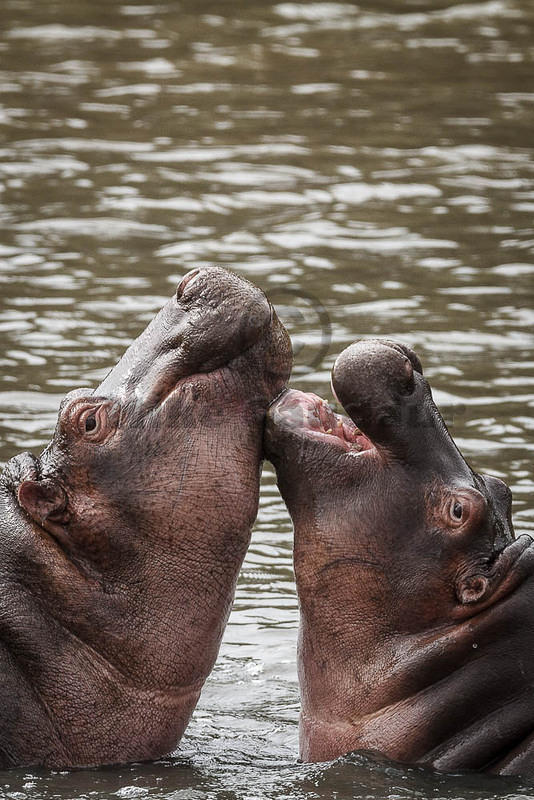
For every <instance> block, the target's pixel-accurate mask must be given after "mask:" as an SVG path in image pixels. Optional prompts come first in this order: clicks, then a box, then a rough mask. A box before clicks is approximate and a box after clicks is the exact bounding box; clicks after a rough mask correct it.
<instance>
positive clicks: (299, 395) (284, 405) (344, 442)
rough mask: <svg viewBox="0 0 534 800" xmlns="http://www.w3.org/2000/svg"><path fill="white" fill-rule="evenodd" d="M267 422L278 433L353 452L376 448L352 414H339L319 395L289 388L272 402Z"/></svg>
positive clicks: (272, 430)
mask: <svg viewBox="0 0 534 800" xmlns="http://www.w3.org/2000/svg"><path fill="white" fill-rule="evenodd" d="M268 425H269V429H270V431H271V432H274V431H275V430H276V431H278V433H277V434H276V435H277V436H280V435H284V436H293V437H295V438H303V439H309V440H311V442H314V443H322V444H323V445H324V446H325V447H335V448H337V449H339V450H342V451H344V452H345V453H351V454H353V455H354V454H357V453H361V452H364V451H366V450H371V448H372V447H373V445H372V443H371V441H370V439H369V438H368V437H367V436H365V435H364V434H363V433H362V432H361V431H360V430H359V429H358V428H357V426H356V425H355V424H354V422H353V421H352V420H351V419H350V418H349V417H347V416H345V415H343V414H336V413H335V412H334V410H333V409H332V408H331V407H330V405H329V404H328V403H327V402H326V400H323V399H322V398H321V397H318V396H317V395H316V394H312V393H304V392H299V391H297V390H296V389H288V390H287V391H286V392H284V394H283V395H282V396H281V397H280V398H277V400H276V401H275V402H274V403H273V404H272V406H271V408H270V409H269V413H268ZM282 432H283V433H282Z"/></svg>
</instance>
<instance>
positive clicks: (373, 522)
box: [266, 340, 528, 629]
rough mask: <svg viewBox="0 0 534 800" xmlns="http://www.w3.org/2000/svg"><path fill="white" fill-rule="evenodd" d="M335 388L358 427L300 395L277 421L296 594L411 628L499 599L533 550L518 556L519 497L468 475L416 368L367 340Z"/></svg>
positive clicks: (397, 349) (287, 399) (280, 407)
mask: <svg viewBox="0 0 534 800" xmlns="http://www.w3.org/2000/svg"><path fill="white" fill-rule="evenodd" d="M332 386H333V389H334V392H335V395H336V397H337V399H338V400H339V402H340V403H341V404H342V405H343V406H344V408H345V410H346V411H347V413H348V415H349V417H350V419H349V418H347V417H344V416H340V415H337V414H334V413H333V411H332V410H331V409H330V408H329V406H328V405H327V404H326V402H325V401H323V400H321V399H320V398H318V397H316V396H314V395H306V394H303V393H301V392H296V391H288V392H287V393H286V394H284V395H283V396H282V397H281V398H280V399H279V400H278V401H277V402H276V403H275V404H274V405H273V406H272V407H271V409H270V412H269V423H268V427H267V434H266V441H267V452H268V454H269V457H271V458H272V459H273V461H274V464H275V466H276V469H277V474H278V480H279V484H280V487H281V491H282V494H283V496H284V499H285V501H286V503H287V505H288V507H289V510H290V513H291V516H292V518H293V521H294V523H295V534H296V541H295V566H296V570H297V578H300V589H299V590H300V591H302V592H304V593H305V594H306V593H307V592H311V593H312V595H314V594H315V592H316V591H317V588H318V587H319V586H322V587H324V588H325V592H327V594H330V593H332V592H334V593H337V592H346V593H347V597H346V602H347V605H350V606H352V607H355V605H357V599H356V598H357V597H359V596H360V595H362V598H361V607H362V613H363V610H365V616H371V617H372V616H377V617H378V618H380V619H382V622H383V624H384V625H386V626H392V625H394V626H397V628H398V626H401V627H402V628H403V629H408V628H409V627H410V626H411V625H415V626H418V627H420V626H421V625H422V624H423V623H424V622H426V624H433V623H436V622H439V621H446V620H449V619H452V618H455V619H456V618H462V617H467V616H470V615H471V614H474V613H476V612H477V611H479V610H480V609H481V608H482V607H483V606H485V605H486V604H488V603H491V602H494V601H495V600H496V599H497V598H498V597H499V596H500V594H501V593H502V592H503V591H505V590H506V586H507V585H508V583H509V580H510V575H509V571H510V567H511V563H512V561H513V560H514V559H515V557H516V556H518V555H519V554H520V552H521V550H522V548H524V547H525V546H526V545H527V544H528V539H527V540H524V539H523V538H521V539H519V540H518V541H517V543H514V544H513V545H512V547H511V548H510V545H511V543H512V542H513V540H514V534H513V528H512V523H511V493H510V490H509V489H508V487H507V486H506V484H504V483H503V482H502V481H501V480H499V479H498V478H494V477H489V476H486V475H478V474H476V473H475V472H473V470H472V469H471V468H470V467H469V466H468V465H467V464H466V462H465V461H464V459H463V457H462V455H461V453H460V452H459V450H458V448H457V447H456V445H455V444H454V442H453V440H452V439H451V437H450V435H449V433H448V431H447V429H446V427H445V424H444V422H443V419H442V417H441V415H440V413H439V411H438V409H437V408H436V406H435V404H434V402H433V399H432V393H431V390H430V387H429V385H428V383H427V382H426V380H425V379H424V378H423V374H422V368H421V364H420V361H419V359H418V357H417V356H416V355H415V353H414V352H413V351H411V350H410V349H409V348H407V347H405V346H403V345H399V344H395V343H392V342H389V341H373V340H368V341H361V342H358V343H356V344H354V345H352V346H351V347H348V348H347V349H346V350H345V351H344V352H343V353H342V354H341V355H340V356H339V358H338V359H337V361H336V363H335V366H334V369H333V374H332ZM336 573H338V575H337V576H336ZM351 573H352V574H353V579H354V583H353V582H352V580H351V577H350V576H351ZM342 574H343V578H342V579H341V575H342ZM328 587H329V588H328ZM415 596H417V603H414V602H413V601H414V598H415ZM338 602H339V597H337V599H336V603H338ZM375 606H376V607H375ZM374 624H376V622H375V623H374Z"/></svg>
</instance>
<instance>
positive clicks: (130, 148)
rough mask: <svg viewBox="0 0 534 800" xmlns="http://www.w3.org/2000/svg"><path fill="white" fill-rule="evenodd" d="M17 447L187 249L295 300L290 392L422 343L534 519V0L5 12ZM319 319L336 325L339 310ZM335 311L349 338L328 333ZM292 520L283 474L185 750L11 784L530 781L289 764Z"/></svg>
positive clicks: (347, 787)
mask: <svg viewBox="0 0 534 800" xmlns="http://www.w3.org/2000/svg"><path fill="white" fill-rule="evenodd" d="M2 23H3V25H2V29H3V32H2V33H1V34H0V133H1V137H2V138H1V142H0V220H1V228H2V236H1V239H0V284H1V292H2V308H1V315H0V331H1V336H2V344H3V347H2V348H1V350H0V363H1V367H2V375H3V381H2V385H1V386H0V410H1V415H0V459H1V460H2V461H5V460H6V459H7V458H9V457H10V456H11V455H13V454H15V453H16V452H18V451H20V450H22V449H32V450H34V451H35V452H38V451H39V449H40V447H41V446H42V445H43V444H44V443H45V442H46V441H47V439H48V438H49V436H50V433H51V431H52V429H53V426H54V422H55V417H56V411H57V406H58V402H59V399H60V398H61V396H62V395H63V394H64V393H65V392H66V391H68V390H70V389H72V388H73V387H76V386H83V385H88V384H89V385H95V384H96V383H97V382H98V381H99V379H100V378H101V377H102V376H103V375H104V374H105V372H106V370H107V369H108V367H109V366H110V365H111V364H113V363H114V362H115V361H116V359H117V358H118V356H119V355H120V354H121V352H122V351H123V350H124V348H125V347H126V345H127V344H128V342H129V341H130V340H131V339H132V337H134V336H135V335H136V334H137V333H138V332H139V331H140V330H141V329H142V328H143V327H144V325H145V324H146V322H147V321H148V320H149V319H150V318H151V316H152V315H153V313H154V312H155V311H156V310H157V309H158V307H159V306H160V305H161V304H162V303H163V301H164V299H165V298H166V297H167V296H168V295H169V294H170V293H171V291H172V289H173V285H174V284H175V283H176V281H177V279H178V277H179V276H180V275H181V274H183V273H184V271H186V270H187V269H189V268H190V267H191V266H193V265H202V264H209V263H214V262H217V263H220V264H225V265H228V266H230V267H232V268H233V269H235V270H236V271H237V272H239V273H240V274H243V275H245V276H247V277H249V278H251V279H252V280H253V281H254V282H256V283H258V284H259V285H260V286H262V288H264V289H265V290H266V291H267V292H270V293H271V294H272V297H273V301H274V302H275V303H276V304H277V305H278V307H279V308H280V311H281V315H282V316H283V318H284V319H285V321H286V323H287V325H288V327H290V328H291V330H292V333H293V336H294V340H295V343H296V345H297V347H296V350H297V367H296V370H295V376H294V383H295V384H296V385H298V386H300V387H302V388H307V389H314V390H316V391H318V392H320V393H323V394H325V395H326V396H329V391H330V390H329V369H330V367H331V364H332V361H333V358H334V357H335V355H336V354H337V353H338V352H339V351H340V349H341V348H342V347H344V346H345V345H346V344H348V343H349V342H351V341H352V340H353V339H355V338H357V337H359V336H367V335H372V336H383V335H387V336H393V337H398V338H401V339H403V340H405V341H406V342H408V343H410V344H412V345H413V346H415V348H416V349H417V350H418V351H420V353H421V355H422V357H423V361H424V365H425V367H426V371H427V374H428V376H429V377H430V379H431V381H432V382H433V385H434V386H435V395H436V398H437V400H438V402H439V403H441V404H442V406H443V407H444V409H445V413H446V417H447V420H448V422H449V423H450V424H451V426H452V430H453V433H454V434H455V436H456V437H457V439H458V441H459V442H460V444H461V446H462V447H463V449H464V451H465V452H466V454H467V456H468V457H469V458H470V459H471V461H472V462H473V465H474V466H475V467H476V468H477V469H479V470H481V471H486V472H492V473H494V474H497V475H500V476H501V477H504V478H505V479H506V480H507V481H508V482H509V483H510V484H511V485H512V487H513V490H514V496H515V519H516V527H517V529H518V532H525V531H526V532H528V531H532V530H533V529H534V505H533V503H532V497H533V477H534V474H533V467H532V463H533V458H532V450H533V442H534V422H533V420H532V407H533V405H534V358H533V345H534V335H533V327H532V325H533V322H534V312H533V310H532V300H533V294H534V289H533V286H534V280H533V278H534V255H533V254H534V226H533V223H532V218H533V211H534V154H533V149H532V130H533V126H534V84H533V81H532V75H533V74H534V70H533V63H532V62H533V60H534V58H533V57H534V45H533V41H534V38H533V27H534V8H533V7H532V4H531V3H529V2H527V1H526V0H489V1H488V2H465V3H463V2H455V1H454V0H426V2H424V0H410V2H402V1H401V0H384V1H383V2H382V0H380V2H370V0H364V2H362V3H358V4H353V3H348V2H294V3H293V2H288V3H286V2H282V3H276V2H265V0H258V1H257V2H254V3H247V2H244V0H237V2H232V3H220V2H219V3H210V2H200V3H199V2H195V3H194V2H192V0H184V2H181V3H175V2H161V3H159V2H144V3H138V2H126V3H124V4H121V3H120V2H114V3H105V2H101V0H96V1H95V0H92V2H87V1H85V0H69V2H66V0H55V2H54V3H32V2H31V0H3V3H2ZM325 315H326V316H325ZM329 325H330V326H331V327H328V326H329ZM296 625H297V608H296V599H295V592H294V586H293V578H292V561H291V527H290V523H289V520H288V516H287V513H286V511H285V508H284V506H283V503H282V501H281V500H280V497H279V495H278V493H277V490H276V487H275V483H274V478H273V474H272V471H271V470H270V469H269V468H267V469H266V470H265V472H264V477H263V489H262V500H261V510H260V515H259V519H258V522H257V525H256V530H255V533H254V537H253V542H252V547H251V549H250V552H249V554H248V557H247V560H246V562H245V565H244V568H243V572H242V574H241V577H240V581H239V586H238V593H237V598H236V605H235V609H234V612H233V614H232V617H231V620H230V624H229V626H228V630H227V632H226V636H225V640H224V644H223V648H222V651H221V655H220V658H219V661H218V663H217V666H216V669H215V671H214V673H213V675H212V677H211V679H210V681H209V682H208V684H207V685H206V689H205V691H204V693H203V695H202V699H201V703H200V706H199V708H198V710H197V712H196V713H195V717H194V720H193V723H192V725H191V727H190V729H189V732H188V734H187V736H186V738H185V740H184V742H183V746H182V748H181V751H180V760H178V759H176V760H172V759H170V760H168V761H165V762H162V763H161V764H158V765H145V766H131V767H130V766H129V767H123V768H120V769H105V770H99V771H96V772H95V771H85V772H74V773H64V774H50V773H44V772H39V773H34V772H31V773H30V772H20V773H19V772H15V773H4V774H2V776H0V793H2V794H3V796H6V797H17V798H21V800H22V798H26V797H32V798H35V797H52V796H54V797H65V798H67V797H68V798H74V797H76V798H81V797H89V796H94V797H110V796H116V797H141V796H147V797H162V798H167V799H169V798H171V797H172V798H173V799H174V798H197V797H198V798H237V797H238V798H267V797H274V796H276V797H297V798H298V797H306V798H312V797H332V796H337V797H343V798H344V797H347V798H348V797H353V796H356V797H369V798H375V797H376V798H386V797H405V796H411V797H424V798H426V797H430V796H432V797H447V798H463V797H466V798H475V797H476V798H482V797H484V798H486V797H488V798H489V797H505V796H506V797H509V798H512V797H514V798H518V797H530V798H532V797H534V791H532V790H528V789H522V788H521V787H520V786H519V784H518V783H513V782H508V781H504V780H501V779H491V778H482V777H480V776H471V777H468V778H466V777H462V778H461V777H458V778H452V777H443V776H439V777H436V776H432V775H429V774H427V773H424V772H421V771H419V770H407V769H399V768H397V767H394V766H392V765H385V764H383V763H382V762H376V761H369V760H366V759H364V758H363V757H362V758H357V757H354V758H351V759H344V760H341V761H338V762H335V763H334V764H332V765H327V766H314V767H310V766H302V765H298V764H297V763H296V754H297V716H298V686H297V681H296V674H295V637H296Z"/></svg>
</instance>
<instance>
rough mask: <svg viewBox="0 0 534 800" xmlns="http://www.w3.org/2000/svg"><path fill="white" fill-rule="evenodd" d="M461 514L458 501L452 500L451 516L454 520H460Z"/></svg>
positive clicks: (461, 510) (461, 508)
mask: <svg viewBox="0 0 534 800" xmlns="http://www.w3.org/2000/svg"><path fill="white" fill-rule="evenodd" d="M462 513H463V506H462V504H461V503H459V502H458V500H454V501H453V503H452V516H453V517H455V518H456V519H462Z"/></svg>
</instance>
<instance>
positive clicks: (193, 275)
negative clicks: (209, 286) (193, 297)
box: [176, 269, 200, 300]
mask: <svg viewBox="0 0 534 800" xmlns="http://www.w3.org/2000/svg"><path fill="white" fill-rule="evenodd" d="M199 275H200V269H192V270H191V271H190V272H188V273H187V275H184V277H183V278H182V280H181V281H180V283H179V284H178V287H177V289H176V299H177V300H179V299H180V297H181V296H182V295H183V293H184V290H185V287H186V286H189V285H190V284H191V283H193V282H194V281H195V280H196V279H197V278H198V276H199Z"/></svg>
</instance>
